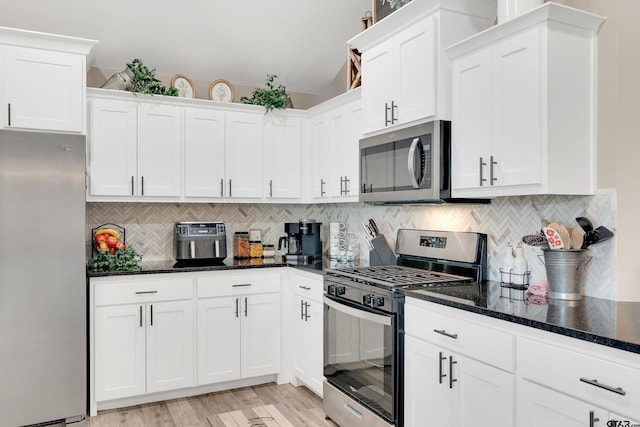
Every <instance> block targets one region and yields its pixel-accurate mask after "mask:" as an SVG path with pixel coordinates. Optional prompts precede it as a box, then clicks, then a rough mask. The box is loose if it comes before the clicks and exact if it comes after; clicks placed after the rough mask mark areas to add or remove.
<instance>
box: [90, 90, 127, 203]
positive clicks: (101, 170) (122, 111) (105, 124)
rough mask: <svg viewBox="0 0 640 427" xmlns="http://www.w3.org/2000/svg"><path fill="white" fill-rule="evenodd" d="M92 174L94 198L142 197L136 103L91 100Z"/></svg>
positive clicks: (91, 187) (91, 192) (92, 193)
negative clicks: (138, 165) (139, 195)
mask: <svg viewBox="0 0 640 427" xmlns="http://www.w3.org/2000/svg"><path fill="white" fill-rule="evenodd" d="M88 105H89V130H88V132H89V141H88V144H89V149H88V153H87V155H88V158H89V161H88V172H89V194H90V195H91V196H134V195H137V194H138V181H137V176H138V171H137V162H138V160H137V159H138V156H137V140H138V135H137V132H138V131H137V129H138V127H137V121H138V114H137V106H136V103H134V102H128V101H119V100H111V99H91V100H90V101H89V103H88Z"/></svg>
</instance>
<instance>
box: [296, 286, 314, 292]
mask: <svg viewBox="0 0 640 427" xmlns="http://www.w3.org/2000/svg"><path fill="white" fill-rule="evenodd" d="M298 287H299V288H300V289H304V290H305V291H310V290H311V288H310V287H308V286H298Z"/></svg>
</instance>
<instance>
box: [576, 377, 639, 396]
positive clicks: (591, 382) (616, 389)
mask: <svg viewBox="0 0 640 427" xmlns="http://www.w3.org/2000/svg"><path fill="white" fill-rule="evenodd" d="M580 381H582V382H583V383H587V384H589V385H592V386H595V387H598V388H602V389H604V390H607V391H610V392H612V393H616V394H619V395H621V396H625V395H626V394H627V392H626V391H624V390H623V389H622V387H611V386H608V385H606V384H602V383H599V382H598V380H597V379H593V380H590V379H588V378H584V377H580Z"/></svg>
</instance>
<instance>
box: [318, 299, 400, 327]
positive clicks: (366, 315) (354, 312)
mask: <svg viewBox="0 0 640 427" xmlns="http://www.w3.org/2000/svg"><path fill="white" fill-rule="evenodd" d="M322 300H323V302H324V304H325V305H326V306H328V307H331V308H333V309H335V310H338V311H340V312H342V313H345V314H348V315H349V316H353V317H357V318H359V319H363V320H367V321H370V322H374V323H378V324H380V325H385V326H391V316H385V315H382V314H376V313H371V312H370V311H365V310H366V309H358V308H354V307H351V306H349V305H346V304H341V303H339V302H336V301H334V300H332V299H330V298H328V297H327V296H325V297H323V299H322Z"/></svg>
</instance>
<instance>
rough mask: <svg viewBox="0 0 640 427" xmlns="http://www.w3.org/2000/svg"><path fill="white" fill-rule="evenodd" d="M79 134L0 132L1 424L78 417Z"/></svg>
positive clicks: (82, 328) (81, 292)
mask: <svg viewBox="0 0 640 427" xmlns="http://www.w3.org/2000/svg"><path fill="white" fill-rule="evenodd" d="M85 254H86V252H85V138H84V136H80V135H78V136H76V135H71V136H69V135H59V134H43V133H35V132H16V131H0V425H2V426H3V427H14V426H23V425H31V424H37V423H48V422H52V421H58V422H61V423H67V424H69V425H71V426H74V427H75V426H81V425H84V417H85V414H86V408H87V395H86V393H87V380H86V375H87V345H86V342H87V327H86V324H87V321H86V320H87V310H86V304H87V297H86V293H87V289H86V279H85V256H86V255H85Z"/></svg>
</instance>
